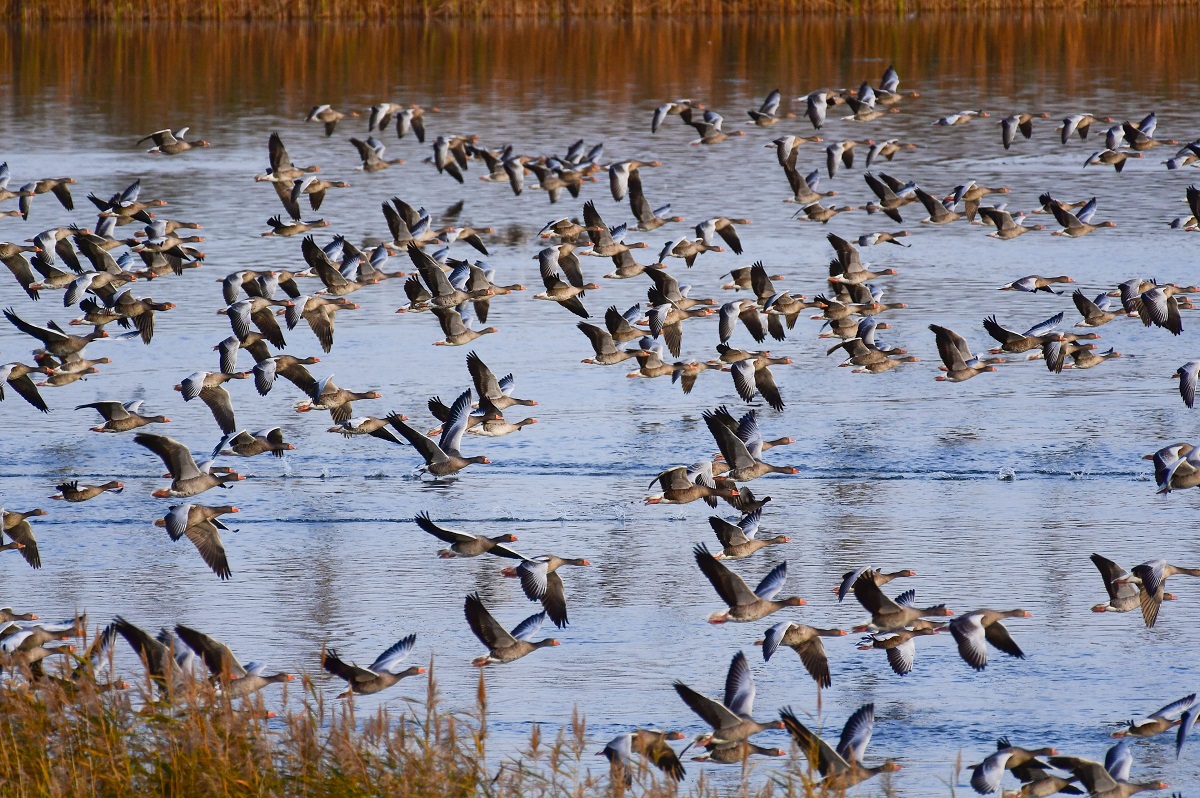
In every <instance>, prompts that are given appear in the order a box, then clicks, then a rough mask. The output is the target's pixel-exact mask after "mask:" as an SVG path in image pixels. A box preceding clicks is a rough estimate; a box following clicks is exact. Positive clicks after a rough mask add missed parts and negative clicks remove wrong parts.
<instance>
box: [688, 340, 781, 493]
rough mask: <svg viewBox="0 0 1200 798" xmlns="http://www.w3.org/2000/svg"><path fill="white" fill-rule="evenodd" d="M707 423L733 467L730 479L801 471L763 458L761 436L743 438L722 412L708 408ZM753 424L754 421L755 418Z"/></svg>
mask: <svg viewBox="0 0 1200 798" xmlns="http://www.w3.org/2000/svg"><path fill="white" fill-rule="evenodd" d="M750 362H751V361H747V360H742V361H739V362H738V363H735V364H734V367H735V368H736V367H737V366H738V365H740V364H741V363H750ZM704 423H705V425H706V426H707V427H708V431H709V432H710V433H712V436H713V438H714V439H715V440H716V442H717V448H718V449H720V450H721V456H722V457H723V458H724V459H725V463H726V464H727V465H728V467H729V470H728V471H726V472H725V474H724V476H725V477H726V478H727V479H731V480H734V481H735V482H749V481H751V480H753V479H757V478H758V477H761V476H764V475H766V474H772V473H774V474H798V473H799V469H797V468H794V467H793V466H776V465H772V464H770V463H766V462H764V461H762V460H760V459H759V457H760V456H761V453H762V447H761V441H762V438H761V436H753V435H751V436H748V440H749V443H748V442H747V441H744V440H742V439H741V438H740V437H739V436H738V434H737V433H736V432H734V431H733V430H731V429H730V428H729V427H728V425H727V424H726V423H725V422H724V420H723V419H722V418H721V415H720V413H719V412H716V411H712V410H706V411H704ZM751 424H754V422H753V420H752V421H751ZM755 426H756V425H755ZM756 452H757V454H756Z"/></svg>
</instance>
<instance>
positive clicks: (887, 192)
mask: <svg viewBox="0 0 1200 798" xmlns="http://www.w3.org/2000/svg"><path fill="white" fill-rule="evenodd" d="M863 179H864V180H866V181H867V186H868V187H869V188H870V189H871V191H873V192H874V193H875V196H876V197H878V198H879V210H880V211H881V212H882V213H883V214H884V215H886V216H887V217H888V218H889V219H891V220H892V221H894V222H897V223H900V222H903V221H904V219H903V218H902V217H901V216H900V209H901V208H903V207H904V206H905V205H910V204H912V203H914V202H916V201H917V195H916V185H915V184H913V183H907V184H906V183H901V182H900V181H899V180H897V179H896V178H894V177H891V176H890V175H887V174H885V173H883V172H880V173H879V175H878V177H877V176H875V175H874V174H872V173H871V172H867V173H866V174H864V175H863ZM904 235H908V234H907V233H905V234H904Z"/></svg>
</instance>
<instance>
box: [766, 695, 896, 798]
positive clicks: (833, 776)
mask: <svg viewBox="0 0 1200 798" xmlns="http://www.w3.org/2000/svg"><path fill="white" fill-rule="evenodd" d="M780 717H781V718H783V726H784V728H785V729H787V730H788V734H790V735H791V736H792V739H793V740H795V742H796V745H797V746H798V747H799V748H800V750H801V751H802V752H803V753H804V755H805V757H806V758H807V759H808V764H809V767H813V768H816V769H817V772H819V773H820V774H821V776H822V777H823V780H822V782H821V784H822V786H823V787H824V788H825V789H828V790H846V789H848V788H850V787H853V786H855V785H857V784H861V783H862V782H864V781H867V780H868V779H870V778H873V777H875V776H877V775H879V774H880V773H891V772H894V771H897V770H900V765H898V764H896V762H895V761H893V760H892V759H885V760H884V761H883V762H882V763H881V764H879V765H876V766H874V767H867V766H865V765H863V764H862V762H863V755H864V754H865V753H866V751H867V744H868V743H870V741H871V730H872V727H873V726H874V725H875V705H874V704H863V705H862V706H861V707H859V708H858V709H857V710H856V711H855V712H854V714H852V715H851V716H850V718H849V719H848V720H847V721H846V725H845V726H844V727H842V736H841V739H840V740H839V741H838V744H837V747H836V748H833V747H830V745H829V743H827V742H825V741H824V740H822V739H821V738H820V737H819V736H817V734H816V733H815V732H813V731H812V730H810V729H809V728H808V727H807V726H805V725H804V724H803V723H801V722H800V719H799V718H798V717H796V714H795V713H794V712H793V711H792V710H791V709H790V708H786V709H784V710H783V711H782V712H781V713H780Z"/></svg>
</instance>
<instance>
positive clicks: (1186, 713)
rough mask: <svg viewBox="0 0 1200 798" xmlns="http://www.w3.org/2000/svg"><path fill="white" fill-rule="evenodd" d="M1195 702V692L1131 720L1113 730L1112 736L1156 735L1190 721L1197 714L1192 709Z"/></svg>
mask: <svg viewBox="0 0 1200 798" xmlns="http://www.w3.org/2000/svg"><path fill="white" fill-rule="evenodd" d="M1195 703H1196V694H1195V693H1192V694H1191V695H1186V696H1184V697H1183V698H1180V699H1179V700H1177V701H1172V702H1171V703H1170V704H1167V705H1166V706H1165V707H1163V708H1162V709H1159V710H1157V711H1155V712H1152V713H1150V714H1149V715H1147V716H1146V717H1145V718H1138V719H1134V720H1130V721H1129V722H1128V724H1127V726H1126V727H1125V728H1124V729H1120V730H1118V731H1115V732H1113V734H1112V736H1113V737H1156V736H1158V735H1160V734H1162V733H1163V732H1165V731H1168V730H1170V729H1172V728H1174V727H1176V726H1181V725H1182V724H1184V723H1188V722H1189V721H1190V720H1191V719H1192V717H1193V716H1194V715H1195V713H1194V712H1192V711H1191V710H1192V706H1193V705H1194V704H1195ZM1175 716H1178V717H1175Z"/></svg>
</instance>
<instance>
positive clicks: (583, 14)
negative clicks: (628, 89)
mask: <svg viewBox="0 0 1200 798" xmlns="http://www.w3.org/2000/svg"><path fill="white" fill-rule="evenodd" d="M1191 2H1192V0H585V1H584V2H579V1H578V0H575V1H574V2H572V0H0V8H3V10H4V18H5V19H8V20H23V21H35V20H88V21H96V20H113V21H121V20H138V19H160V20H293V21H294V20H312V19H370V20H395V19H572V18H579V19H604V18H606V19H628V18H635V17H694V16H712V17H741V16H753V15H763V14H796V13H809V12H825V13H832V12H839V13H844V12H852V13H862V14H874V13H911V12H914V11H948V10H953V11H979V10H986V9H1062V8H1069V9H1109V8H1113V7H1115V6H1121V7H1130V8H1134V7H1137V8H1142V7H1150V6H1190V5H1191Z"/></svg>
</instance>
